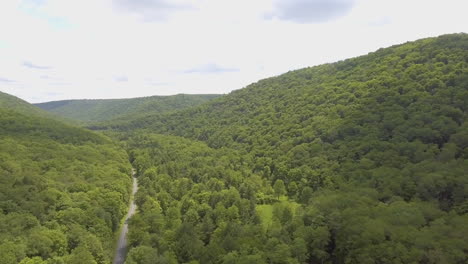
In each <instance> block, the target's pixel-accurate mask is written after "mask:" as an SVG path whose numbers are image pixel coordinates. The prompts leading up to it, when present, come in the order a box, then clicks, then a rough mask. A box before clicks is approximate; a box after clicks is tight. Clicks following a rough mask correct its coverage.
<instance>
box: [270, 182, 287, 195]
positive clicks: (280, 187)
mask: <svg viewBox="0 0 468 264" xmlns="http://www.w3.org/2000/svg"><path fill="white" fill-rule="evenodd" d="M273 190H274V191H275V195H276V196H277V197H278V199H279V198H280V196H282V195H285V194H286V187H285V186H284V181H283V180H276V181H275V184H274V185H273Z"/></svg>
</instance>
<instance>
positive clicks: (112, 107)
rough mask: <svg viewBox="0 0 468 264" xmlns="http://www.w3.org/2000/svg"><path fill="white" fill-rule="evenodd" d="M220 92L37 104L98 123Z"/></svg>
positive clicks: (204, 98)
mask: <svg viewBox="0 0 468 264" xmlns="http://www.w3.org/2000/svg"><path fill="white" fill-rule="evenodd" d="M219 96H220V95H212V94H206V95H203V94H197V95H192V94H178V95H173V96H149V97H140V98H131V99H101V100H97V99H96V100H64V101H54V102H47V103H39V104H35V105H36V106H38V107H40V108H42V109H44V110H47V111H50V112H52V113H55V114H57V115H59V116H62V117H65V118H70V119H74V120H77V121H80V122H88V123H89V122H97V121H108V120H115V119H117V120H119V119H124V120H126V119H134V118H137V117H139V116H141V117H143V116H145V115H146V114H147V113H148V112H155V113H165V112H170V111H174V110H179V109H184V108H188V107H191V106H196V105H199V104H202V103H204V102H207V101H209V100H211V99H213V98H216V97H219Z"/></svg>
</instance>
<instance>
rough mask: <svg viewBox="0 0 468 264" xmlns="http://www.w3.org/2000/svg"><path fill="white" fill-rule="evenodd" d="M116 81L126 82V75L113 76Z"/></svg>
mask: <svg viewBox="0 0 468 264" xmlns="http://www.w3.org/2000/svg"><path fill="white" fill-rule="evenodd" d="M114 80H115V81H116V82H128V77H127V76H117V77H115V78H114Z"/></svg>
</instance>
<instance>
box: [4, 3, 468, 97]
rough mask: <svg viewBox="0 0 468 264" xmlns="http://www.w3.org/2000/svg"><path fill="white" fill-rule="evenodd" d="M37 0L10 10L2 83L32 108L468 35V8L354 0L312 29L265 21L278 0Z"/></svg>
mask: <svg viewBox="0 0 468 264" xmlns="http://www.w3.org/2000/svg"><path fill="white" fill-rule="evenodd" d="M31 1H32V0H29V1H14V0H12V1H2V2H1V3H0V32H1V33H0V77H1V78H2V79H3V80H10V81H0V90H2V91H4V92H8V93H11V94H14V95H17V96H20V97H22V98H24V99H26V100H28V101H31V102H38V101H47V100H58V99H69V98H119V97H136V96H148V95H158V94H159V95H168V94H176V93H182V92H183V93H227V92H229V91H231V90H234V89H239V88H242V87H244V86H246V85H248V84H249V83H252V82H255V81H257V80H258V79H261V78H265V77H269V76H272V75H277V74H280V73H283V72H286V71H288V70H293V69H298V68H302V67H306V66H312V65H317V64H321V63H325V62H333V61H336V60H340V59H345V58H348V57H352V56H357V55H361V54H366V53H368V52H371V51H374V50H376V49H378V48H381V47H385V46H389V45H392V44H398V43H402V42H405V41H408V40H415V39H418V38H422V37H429V36H436V35H440V34H445V33H454V32H463V31H464V32H467V31H468V16H466V15H465V14H464V11H465V10H466V9H467V7H468V3H466V1H464V0H446V1H443V2H442V1H435V0H434V1H433V0H426V1H423V0H413V1H403V0H393V1H390V0H355V1H353V3H354V5H353V7H352V9H349V10H347V11H346V10H345V11H346V12H341V13H340V14H339V15H336V14H335V13H333V16H330V17H328V18H327V19H326V20H325V21H321V23H309V22H313V19H311V20H309V19H308V18H307V14H308V13H307V12H305V13H303V12H302V13H299V14H297V15H298V16H299V17H297V18H295V17H294V14H295V13H294V12H288V13H287V17H286V16H285V15H284V14H286V13H284V12H283V16H281V15H277V16H273V17H271V19H265V14H274V12H278V0H256V1H247V0H239V1H231V0H197V1H195V0H178V1H176V2H174V1H171V3H173V4H171V5H170V7H171V8H167V7H164V5H162V6H161V3H168V1H167V2H161V1H160V0H157V1H154V0H138V4H137V5H135V4H132V5H130V6H129V5H128V3H129V1H125V0H100V1H95V0H80V1H73V0H44V1H39V4H34V5H33V4H31V3H32V2H35V1H32V2H31ZM340 1H341V0H340ZM303 2H304V1H299V0H295V3H303ZM35 3H37V2H35ZM119 3H120V4H119ZM122 3H123V4H122ZM131 3H134V2H131ZM174 3H175V4H174ZM145 5H146V6H148V10H147V9H146V8H144V7H145ZM279 6H280V7H281V5H279ZM161 7H164V8H161ZM292 10H293V11H294V10H295V9H292ZM280 11H281V10H280ZM282 11H285V10H282ZM286 11H287V10H286ZM311 14H313V12H311ZM158 15H160V16H161V19H157V18H156V17H155V18H154V19H150V18H152V17H151V16H158ZM148 16H150V17H148ZM296 22H300V23H296ZM25 63H27V64H29V65H30V66H37V67H25ZM187 72H190V74H187ZM207 72H210V74H206V73H207Z"/></svg>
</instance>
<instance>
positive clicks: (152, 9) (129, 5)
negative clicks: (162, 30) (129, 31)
mask: <svg viewBox="0 0 468 264" xmlns="http://www.w3.org/2000/svg"><path fill="white" fill-rule="evenodd" d="M173 2H174V1H172V2H170V1H167V0H113V4H114V6H115V7H117V9H120V10H122V11H127V12H130V13H134V14H137V15H139V16H141V17H142V18H143V20H144V21H147V22H154V21H163V20H166V19H167V18H168V17H169V15H170V14H171V13H173V12H176V11H178V10H185V9H190V8H191V6H190V5H187V4H180V3H173Z"/></svg>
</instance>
